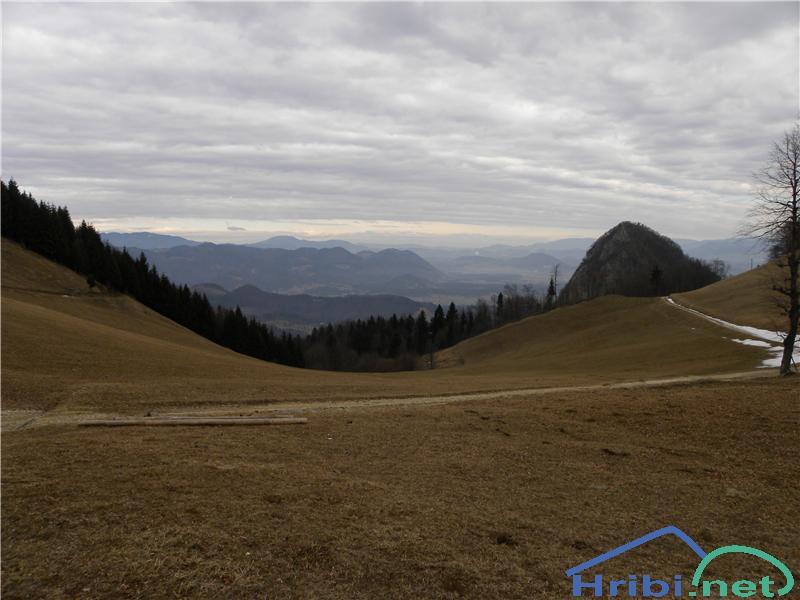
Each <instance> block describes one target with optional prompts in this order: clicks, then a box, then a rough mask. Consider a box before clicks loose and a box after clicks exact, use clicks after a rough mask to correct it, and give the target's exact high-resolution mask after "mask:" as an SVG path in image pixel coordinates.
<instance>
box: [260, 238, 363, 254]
mask: <svg viewBox="0 0 800 600" xmlns="http://www.w3.org/2000/svg"><path fill="white" fill-rule="evenodd" d="M247 245H248V246H251V247H253V248H282V249H283V250H297V249H298V248H316V249H317V250H321V249H323V248H344V249H345V250H349V251H350V252H354V253H355V252H360V251H361V250H367V249H368V248H367V247H366V246H359V245H358V244H353V243H351V242H348V241H346V240H322V241H313V240H303V239H300V238H296V237H293V236H291V235H276V236H274V237H271V238H269V239H266V240H262V241H260V242H256V243H254V244H247Z"/></svg>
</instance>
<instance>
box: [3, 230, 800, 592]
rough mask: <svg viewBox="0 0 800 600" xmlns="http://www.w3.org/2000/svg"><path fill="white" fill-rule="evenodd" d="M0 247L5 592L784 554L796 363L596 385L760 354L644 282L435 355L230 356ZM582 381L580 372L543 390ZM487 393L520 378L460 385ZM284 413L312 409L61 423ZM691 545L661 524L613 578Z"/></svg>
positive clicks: (266, 584) (719, 366)
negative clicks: (394, 363) (644, 289)
mask: <svg viewBox="0 0 800 600" xmlns="http://www.w3.org/2000/svg"><path fill="white" fill-rule="evenodd" d="M2 250H3V255H2V259H3V265H2V266H3V278H2V286H3V289H2V300H3V302H2V317H3V322H2V334H3V339H2V351H3V356H2V358H3V365H2V378H3V381H2V383H3V390H2V399H3V419H4V429H5V431H4V433H3V435H2V551H3V554H2V592H3V597H4V598H115V599H116V598H341V599H345V598H346V599H350V598H459V597H464V598H489V599H491V598H545V599H550V598H553V599H555V598H562V599H563V598H567V597H569V590H568V587H567V583H568V581H567V579H566V577H565V576H564V570H565V569H567V568H568V567H570V566H572V565H574V564H576V563H579V562H582V561H584V560H587V559H589V558H591V557H593V556H594V555H596V554H599V553H601V552H604V551H606V550H609V549H611V548H613V547H615V546H617V545H619V544H622V543H624V542H627V541H629V540H630V539H632V538H634V537H638V536H639V535H642V534H645V533H647V532H649V531H651V530H653V529H657V528H660V527H662V526H664V525H668V524H673V525H676V526H678V527H681V528H682V529H684V530H685V531H686V532H687V533H689V534H690V535H692V536H693V537H694V538H695V539H696V540H697V541H698V542H699V543H700V544H701V545H702V546H704V547H705V548H706V549H707V550H710V549H712V548H714V547H716V546H720V545H724V544H729V543H740V544H746V545H753V546H757V547H762V548H763V549H764V550H767V551H768V552H771V553H773V554H775V555H776V556H779V557H780V558H781V559H783V560H784V561H785V562H786V563H787V565H789V567H790V568H792V569H793V571H794V572H795V573H797V572H798V569H799V568H800V549H798V546H797V543H796V542H797V540H798V539H800V524H799V523H798V519H797V514H800V496H798V494H797V490H796V485H797V479H798V476H800V468H798V465H800V444H799V443H798V435H797V433H798V430H799V429H800V388H798V385H797V382H796V381H795V380H788V379H784V380H779V379H777V378H773V377H766V378H765V377H761V378H759V379H734V380H730V381H714V382H706V383H703V382H697V381H694V382H693V383H691V384H687V383H683V384H673V385H664V386H661V387H640V388H637V387H633V388H630V389H626V388H620V387H617V388H612V387H611V386H612V385H614V384H619V383H620V382H640V381H641V380H650V379H655V378H665V377H673V378H678V379H681V378H683V377H685V376H689V375H700V376H709V377H711V376H717V375H719V374H724V373H731V372H740V371H750V370H752V369H754V368H755V367H756V366H757V365H758V364H759V363H760V362H761V360H762V359H763V358H764V357H765V356H766V353H765V352H764V351H763V350H761V349H759V348H754V347H749V346H743V345H741V344H736V343H734V342H731V341H730V340H729V339H728V338H729V337H731V334H730V332H729V331H728V330H726V329H723V328H720V327H718V326H716V325H713V324H711V323H709V322H707V321H705V320H704V319H702V318H698V317H696V316H693V315H691V314H688V313H686V312H684V311H681V310H678V309H675V308H674V307H670V306H669V305H667V304H666V303H664V302H663V301H662V300H660V299H629V298H619V297H608V298H603V299H599V300H596V301H593V302H589V303H585V304H581V305H577V306H573V307H569V308H564V309H559V310H556V311H553V312H551V313H549V314H547V315H544V316H541V317H534V318H531V319H527V320H525V321H523V322H520V323H517V324H513V325H509V326H506V327H504V328H502V329H499V330H496V331H493V332H490V333H488V334H485V335H483V336H480V337H478V338H474V339H472V340H468V341H467V342H465V343H463V344H461V345H459V346H457V347H455V348H452V349H450V350H448V351H445V352H442V353H440V355H439V356H438V357H437V362H438V364H439V366H440V368H437V369H436V370H434V371H420V372H414V373H394V374H382V375H366V374H346V373H323V372H310V371H301V370H297V369H289V368H285V367H280V366H277V365H271V364H266V363H263V362H259V361H256V360H253V359H249V358H246V357H243V356H240V355H238V354H235V353H233V352H230V351H228V350H225V349H223V348H220V347H218V346H215V345H214V344H211V343H209V342H207V341H205V340H203V339H200V338H198V337H197V336H195V335H194V334H192V333H191V332H188V331H187V330H185V329H183V328H181V327H178V326H176V325H175V324H173V323H171V322H169V321H167V320H165V319H163V318H161V317H160V316H158V315H157V314H154V313H153V312H152V311H150V310H148V309H146V308H144V307H142V306H141V305H139V304H138V303H136V302H134V301H132V300H130V299H128V298H126V297H123V296H118V295H110V294H107V293H102V292H97V291H90V290H88V288H87V287H86V285H85V283H84V282H83V281H82V279H81V278H79V277H77V276H75V275H74V274H71V273H68V272H66V271H65V270H63V269H61V268H59V267H57V266H55V265H52V264H51V263H48V262H47V261H45V260H43V259H41V258H39V257H36V256H33V255H31V254H30V253H27V252H25V251H24V250H22V249H21V248H19V247H18V246H15V245H13V244H8V243H7V242H6V241H3V247H2ZM723 318H725V317H724V316H723ZM759 374H760V375H767V376H769V375H771V373H770V372H765V371H764V370H760V371H759ZM576 385H578V386H595V387H593V388H585V389H580V390H571V391H568V390H563V389H562V390H552V389H550V390H544V389H543V388H547V387H553V386H576ZM526 388H531V390H530V391H525V389H526ZM536 389H538V390H539V391H538V392H537V391H536ZM487 390H517V391H516V392H515V394H516V395H513V397H512V396H508V397H491V396H489V395H486V394H485V395H484V396H483V397H481V396H472V397H471V399H469V397H465V396H464V394H469V393H475V392H482V391H487ZM453 394H461V397H454V398H449V400H458V401H457V402H451V403H448V404H428V402H434V401H435V402H444V401H445V400H447V399H448V398H445V397H444V396H446V395H453ZM434 395H439V397H438V398H432V396H434ZM393 403H394V404H393ZM289 408H291V409H294V410H292V411H289V412H294V413H299V412H302V416H306V417H308V419H309V422H308V424H306V425H287V426H273V427H250V426H241V427H237V426H229V427H222V428H219V427H208V428H206V427H168V428H166V427H157V428H150V427H124V428H107V429H106V428H94V427H93V428H82V427H77V426H75V425H74V420H76V419H82V418H87V417H97V416H101V415H106V416H111V417H114V416H118V415H126V414H127V415H131V414H135V415H143V414H145V413H146V412H149V411H153V412H154V413H158V414H163V413H176V412H180V413H183V414H217V415H219V414H230V415H248V414H262V413H270V411H271V410H273V409H281V413H284V412H286V411H287V409H289ZM695 564H696V560H695V559H693V555H692V554H691V553H690V552H689V550H688V549H687V548H686V547H685V546H683V545H682V544H680V543H679V542H677V541H675V540H671V539H662V540H660V541H657V542H653V543H651V544H649V545H648V546H646V547H643V548H641V549H639V550H637V551H635V552H634V553H631V554H629V555H626V557H624V558H620V560H619V562H615V563H614V564H613V566H610V567H609V570H608V571H607V572H606V574H617V575H618V574H623V575H624V574H627V572H642V573H645V572H649V573H651V574H652V575H654V576H658V575H664V576H666V575H673V574H674V573H675V572H680V573H683V574H684V575H685V576H688V575H689V574H690V573H691V571H692V570H693V568H694V566H695ZM760 568H761V565H758V564H757V563H755V562H752V563H751V562H748V559H740V560H735V559H728V558H726V559H724V560H723V559H721V560H720V561H718V562H717V563H715V565H714V569H715V570H714V571H713V573H714V575H717V576H719V577H726V578H730V579H731V580H735V579H740V578H741V577H742V576H744V575H746V574H749V573H750V572H756V570H757V569H760Z"/></svg>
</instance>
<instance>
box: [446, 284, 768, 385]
mask: <svg viewBox="0 0 800 600" xmlns="http://www.w3.org/2000/svg"><path fill="white" fill-rule="evenodd" d="M728 335H729V334H728V333H727V332H725V331H720V330H719V329H718V328H717V327H715V326H708V325H707V324H706V323H704V322H702V320H699V319H696V318H688V319H687V318H685V317H684V315H683V314H681V313H680V312H678V311H676V310H675V309H674V308H672V307H670V306H668V305H667V304H666V303H665V302H663V301H662V300H661V299H658V298H623V297H620V296H605V297H603V298H598V299H597V300H593V301H591V302H586V303H581V304H576V305H573V306H568V307H565V308H561V309H558V310H555V311H553V312H551V313H548V314H546V315H544V316H541V317H531V318H528V319H525V320H523V321H520V322H518V323H513V324H510V325H507V326H505V327H502V328H500V329H497V330H494V331H490V332H488V333H486V334H484V335H481V336H478V337H476V338H473V339H470V340H467V341H465V342H463V343H461V344H459V345H457V346H455V347H453V348H451V349H449V350H446V351H444V352H442V353H441V361H442V363H443V364H452V365H462V368H468V369H473V370H475V371H477V372H484V371H491V372H494V373H498V374H501V373H505V374H507V375H508V376H512V375H513V374H516V373H524V372H534V371H535V372H546V373H550V372H557V371H559V370H562V371H563V370H568V371H569V372H571V373H579V372H581V371H583V372H587V373H596V374H598V376H599V375H600V374H602V373H613V374H615V376H620V377H623V378H628V379H637V378H643V377H649V376H653V375H654V374H656V373H657V374H658V375H659V376H669V375H682V374H688V373H710V372H715V371H725V370H731V371H733V370H736V369H745V368H748V367H749V366H753V363H751V362H749V359H750V357H744V356H743V355H740V353H739V352H738V351H737V350H738V349H736V348H732V347H731V342H730V341H728V340H727V339H726V336H728Z"/></svg>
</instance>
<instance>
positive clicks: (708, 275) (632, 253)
mask: <svg viewBox="0 0 800 600" xmlns="http://www.w3.org/2000/svg"><path fill="white" fill-rule="evenodd" d="M722 270H724V269H722V267H717V270H715V268H714V265H713V264H712V263H706V262H705V261H702V260H699V259H696V258H691V257H689V256H686V254H684V252H683V250H682V249H681V247H680V246H678V244H676V243H675V242H673V241H672V240H671V239H669V238H668V237H666V236H663V235H660V234H659V233H657V232H655V231H653V230H652V229H650V228H649V227H646V226H645V225H642V224H641V223H631V222H629V221H624V222H622V223H620V224H619V225H617V226H616V227H614V228H612V229H610V230H609V231H607V232H606V233H604V234H603V235H602V236H601V237H600V238H599V239H598V240H597V241H596V242H595V243H594V244H592V246H591V248H589V250H588V251H587V252H586V257H585V258H584V259H583V262H581V264H580V266H579V267H578V269H577V270H576V271H575V273H574V274H573V275H572V278H571V279H570V280H569V282H568V283H567V285H565V286H564V288H563V289H562V291H561V294H560V296H559V302H560V303H561V304H573V303H575V302H581V301H584V300H591V299H592V298H597V297H598V296H605V295H607V294H619V295H621V296H658V295H665V294H670V293H673V292H685V291H688V290H694V289H697V288H700V287H703V286H706V285H709V284H711V283H714V282H716V281H719V280H720V278H721V277H720V276H721V273H720V271H722Z"/></svg>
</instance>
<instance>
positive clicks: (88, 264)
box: [0, 179, 304, 367]
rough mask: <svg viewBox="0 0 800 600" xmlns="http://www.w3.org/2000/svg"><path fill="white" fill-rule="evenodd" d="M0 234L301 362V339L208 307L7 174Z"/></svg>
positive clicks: (223, 340)
mask: <svg viewBox="0 0 800 600" xmlns="http://www.w3.org/2000/svg"><path fill="white" fill-rule="evenodd" d="M0 217H1V218H2V235H3V237H5V238H8V239H10V240H14V241H15V242H18V243H20V244H22V245H23V246H25V247H26V248H28V249H29V250H32V251H34V252H37V253H38V254H41V255H42V256H44V257H46V258H49V259H50V260H52V261H54V262H57V263H59V264H62V265H64V266H65V267H68V268H70V269H72V270H74V271H76V272H78V273H80V274H82V275H84V276H85V277H86V281H87V283H88V284H89V285H90V286H92V287H94V286H95V285H97V284H100V285H103V286H105V287H106V288H108V289H109V290H113V291H116V292H120V293H123V294H128V295H130V296H132V297H133V298H135V299H136V300H138V301H140V302H141V303H142V304H144V305H145V306H148V307H150V308H152V309H153V310H155V311H156V312H158V313H160V314H162V315H164V316H165V317H167V318H169V319H171V320H173V321H175V322H176V323H179V324H180V325H183V326H184V327H186V328H188V329H190V330H192V331H194V332H195V333H198V334H199V335H202V336H203V337H205V338H208V339H209V340H212V341H213V342H216V343H218V344H220V345H221V346H225V347H227V348H230V349H232V350H235V351H236V352H240V353H242V354H247V355H249V356H253V357H256V358H260V359H263V360H269V361H273V362H278V363H282V364H285V365H292V366H297V367H302V366H304V357H303V349H304V343H303V340H302V339H300V338H299V337H295V336H292V335H289V334H285V333H280V334H279V333H276V332H274V331H273V330H272V329H270V328H269V327H267V326H266V325H264V324H263V323H259V322H258V321H256V320H255V319H253V318H248V317H247V316H245V315H244V314H242V311H241V310H239V308H238V307H237V308H236V309H235V310H231V309H228V308H220V307H216V308H215V307H213V306H212V305H211V303H210V302H209V301H208V299H207V298H206V297H205V295H202V294H199V293H197V292H195V291H192V290H190V289H189V287H188V286H186V285H182V286H181V285H176V284H174V283H172V282H171V281H170V280H169V279H168V278H167V277H166V276H165V275H162V274H160V273H159V272H158V271H157V270H156V268H155V267H154V266H151V265H149V264H148V263H147V259H146V258H145V257H144V254H141V255H140V256H139V257H138V258H134V257H132V256H131V255H130V254H128V252H127V251H125V250H118V249H117V248H114V247H112V246H110V245H109V244H107V243H104V242H103V240H102V239H101V238H100V235H99V234H98V233H97V231H96V230H95V229H94V227H92V226H91V225H87V224H86V223H85V222H82V223H81V224H80V226H78V227H77V228H76V227H75V226H74V224H73V223H72V219H71V218H70V214H69V211H68V210H67V208H66V207H56V206H53V205H51V204H47V203H46V202H37V201H36V200H35V199H34V198H33V197H32V196H31V195H30V194H29V193H26V192H23V191H21V190H20V189H19V187H18V186H17V183H16V182H15V181H14V180H13V179H12V180H10V181H9V182H8V185H6V183H5V182H2V214H1V215H0Z"/></svg>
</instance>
